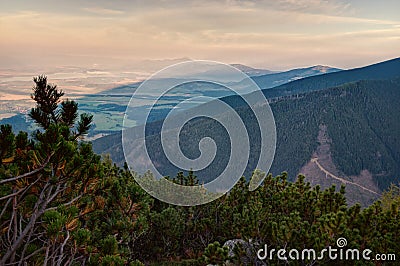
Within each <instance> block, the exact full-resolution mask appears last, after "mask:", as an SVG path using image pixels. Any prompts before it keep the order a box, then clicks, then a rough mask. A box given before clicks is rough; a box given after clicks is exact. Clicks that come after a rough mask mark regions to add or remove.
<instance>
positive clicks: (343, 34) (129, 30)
mask: <svg viewBox="0 0 400 266" xmlns="http://www.w3.org/2000/svg"><path fill="white" fill-rule="evenodd" d="M399 10H400V1H398V0H382V1H375V0H329V1H328V0H181V1H178V0H142V1H138V0H114V1H109V0H95V1H94V0H82V1H78V0H69V1H60V0H35V1H26V0H10V1H9V0H0V36H1V37H0V58H1V60H0V67H1V68H7V67H10V68H11V67H13V68H15V67H26V66H31V67H33V68H34V67H39V66H44V65H46V66H59V65H74V66H95V65H97V64H102V65H110V66H114V67H118V66H123V65H129V64H130V63H131V62H138V61H141V60H165V59H175V58H190V59H203V60H214V61H220V62H224V63H242V64H247V65H250V66H253V67H260V68H267V69H272V70H284V69H290V68H294V67H302V66H311V65H317V64H322V65H329V66H334V67H339V68H345V69H347V68H353V67H358V66H364V65H368V64H372V63H375V62H380V61H384V60H387V59H391V58H395V57H399V56H400V55H399V48H400V12H399Z"/></svg>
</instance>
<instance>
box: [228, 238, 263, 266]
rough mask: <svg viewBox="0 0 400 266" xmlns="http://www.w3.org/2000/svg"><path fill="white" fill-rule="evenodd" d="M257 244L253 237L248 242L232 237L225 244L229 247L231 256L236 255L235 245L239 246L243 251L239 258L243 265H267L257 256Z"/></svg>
mask: <svg viewBox="0 0 400 266" xmlns="http://www.w3.org/2000/svg"><path fill="white" fill-rule="evenodd" d="M255 244H256V243H253V241H252V240H251V239H250V240H249V241H248V242H247V241H245V240H243V239H232V240H228V241H226V242H225V243H224V245H223V246H224V247H227V248H228V250H229V251H228V256H229V257H230V258H233V257H235V247H237V248H239V249H240V250H241V251H242V253H243V254H242V256H241V257H240V258H239V260H240V263H241V264H243V265H256V266H264V265H267V264H266V263H265V262H263V261H261V260H259V259H258V258H257V250H258V249H257V247H255Z"/></svg>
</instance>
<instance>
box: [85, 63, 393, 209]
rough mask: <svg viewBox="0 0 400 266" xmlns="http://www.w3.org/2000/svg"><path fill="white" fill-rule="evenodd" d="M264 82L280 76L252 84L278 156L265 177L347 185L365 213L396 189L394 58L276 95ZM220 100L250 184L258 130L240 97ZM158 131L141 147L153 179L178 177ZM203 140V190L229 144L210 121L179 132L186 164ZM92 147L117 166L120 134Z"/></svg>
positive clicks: (298, 83)
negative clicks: (207, 152) (211, 148)
mask: <svg viewBox="0 0 400 266" xmlns="http://www.w3.org/2000/svg"><path fill="white" fill-rule="evenodd" d="M308 71H312V69H308ZM316 71H327V72H328V71H329V70H325V68H320V69H319V70H318V69H317V70H316ZM270 75H279V73H278V74H268V75H263V76H258V77H256V78H254V79H255V81H256V82H257V83H258V84H259V85H260V84H261V85H262V84H264V85H265V86H266V87H264V88H266V89H264V90H263V93H264V95H265V96H266V97H267V98H268V99H270V102H271V104H270V105H271V108H272V110H273V112H274V116H275V121H276V126H277V137H278V139H277V150H276V155H275V159H274V163H273V165H272V167H271V169H270V171H271V172H272V173H273V174H274V175H276V174H279V173H280V172H282V171H288V172H289V175H290V176H291V177H292V178H294V177H295V176H296V175H297V174H298V173H304V174H306V175H307V177H308V178H309V179H308V180H309V181H310V182H311V183H312V184H314V185H316V184H320V185H321V186H323V187H327V186H329V185H330V184H332V183H333V184H337V185H340V184H342V183H345V184H346V186H347V190H348V191H349V192H350V193H347V195H348V197H349V198H348V200H349V202H350V203H351V204H353V203H355V202H361V203H362V204H363V205H368V204H369V203H370V202H372V201H373V200H374V199H376V198H377V197H378V195H379V194H380V193H381V192H382V190H383V189H385V188H386V187H387V186H388V185H389V184H390V183H392V182H399V180H400V120H399V119H398V115H399V114H400V105H399V104H398V103H399V101H400V59H399V58H397V59H393V60H389V61H386V62H382V63H378V64H374V65H371V66H367V67H363V68H358V69H352V70H344V71H336V72H335V71H334V72H333V73H332V72H331V73H327V74H321V75H317V76H313V77H307V78H303V79H300V80H295V81H292V82H289V83H286V84H284V85H281V86H278V87H274V88H268V86H267V85H266V84H269V81H268V79H266V76H270ZM261 85H260V86H261ZM261 87H263V86H261ZM222 100H223V101H224V102H226V103H228V104H229V105H231V106H232V107H234V108H235V109H236V110H237V113H238V114H239V115H240V117H241V119H242V121H244V123H245V125H246V127H247V129H248V133H249V138H250V139H251V147H250V152H251V157H250V159H249V162H248V165H247V168H246V172H245V175H246V176H247V177H249V176H250V175H251V171H253V170H254V168H255V165H256V158H258V156H257V154H259V152H260V150H259V147H258V146H257V144H258V143H259V142H260V137H261V136H260V133H259V129H258V123H257V122H256V121H255V120H254V116H253V115H252V112H251V109H250V108H249V106H246V105H245V104H244V102H243V100H241V98H240V97H238V96H228V97H224V98H222ZM195 108H196V107H195ZM254 108H262V106H261V107H260V106H255V107H254ZM160 124H162V121H155V122H153V123H151V124H149V125H148V127H149V131H150V132H152V133H151V134H150V135H148V137H147V138H148V139H147V142H146V144H147V143H149V144H148V149H149V152H150V153H153V154H156V155H157V156H156V157H155V158H156V160H157V161H156V164H157V165H158V166H159V167H158V169H159V171H160V172H162V173H163V174H165V175H175V174H176V173H177V171H179V169H177V168H176V167H174V166H173V165H171V164H170V163H169V162H168V160H167V159H166V157H165V156H164V155H163V153H162V147H161V146H160V145H159V143H158V140H159V129H160ZM185 136H186V137H185ZM206 136H207V137H211V138H212V139H213V140H214V141H215V142H216V143H217V147H218V150H220V151H221V153H220V154H217V155H216V156H217V157H216V159H214V161H213V162H216V163H215V165H214V166H212V167H207V169H205V170H202V171H199V172H196V174H197V176H198V177H199V178H200V179H201V180H203V181H204V182H207V181H210V180H209V177H210V176H212V175H211V174H212V173H215V172H218V171H220V169H222V168H223V167H224V166H225V165H226V163H227V159H226V158H227V157H228V156H227V154H229V153H228V150H229V146H228V145H229V144H228V143H227V142H226V140H227V139H229V138H228V136H227V135H226V134H224V131H223V130H222V129H221V128H220V127H219V126H218V125H217V123H215V122H213V121H212V120H209V119H198V120H196V121H193V122H190V124H189V126H188V127H186V130H185V131H184V132H182V142H181V146H182V147H184V150H185V151H186V153H187V155H188V157H191V158H196V156H198V155H199V154H198V152H199V151H198V148H197V147H198V143H195V142H196V140H199V139H201V138H203V137H206ZM93 147H94V149H95V151H96V152H99V153H109V154H110V155H111V158H112V159H113V160H114V161H115V162H117V163H118V164H120V165H121V164H123V162H124V156H123V153H122V146H121V134H114V135H110V136H107V137H103V138H99V139H97V140H95V141H94V142H93ZM218 156H219V157H218ZM228 159H229V158H228Z"/></svg>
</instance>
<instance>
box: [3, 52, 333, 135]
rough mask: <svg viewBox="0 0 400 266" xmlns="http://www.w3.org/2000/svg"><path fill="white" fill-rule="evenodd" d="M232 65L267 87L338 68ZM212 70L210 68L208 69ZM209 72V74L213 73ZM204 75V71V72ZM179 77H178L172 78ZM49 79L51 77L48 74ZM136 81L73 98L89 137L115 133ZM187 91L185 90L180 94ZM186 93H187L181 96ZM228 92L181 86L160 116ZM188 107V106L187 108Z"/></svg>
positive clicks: (20, 119) (25, 124) (24, 124)
mask: <svg viewBox="0 0 400 266" xmlns="http://www.w3.org/2000/svg"><path fill="white" fill-rule="evenodd" d="M187 60H188V59H177V60H169V61H168V60H167V61H165V60H162V61H160V62H159V63H160V64H164V65H163V66H165V65H167V63H170V64H176V63H181V62H183V61H187ZM142 63H143V65H144V67H147V65H152V64H153V65H154V64H155V63H157V62H153V61H150V62H145V61H143V62H142ZM232 66H234V67H236V68H238V69H239V70H241V71H243V72H244V73H246V74H247V75H249V76H251V77H252V78H253V79H254V80H255V81H256V82H257V84H258V85H259V86H260V87H261V88H270V87H273V86H276V85H280V84H284V83H287V82H290V81H292V80H296V79H300V78H304V77H309V76H312V75H320V74H324V73H330V72H335V71H338V69H336V68H331V67H327V66H314V67H308V68H302V69H294V70H290V71H284V72H275V71H270V70H266V69H256V68H252V67H249V66H246V65H242V64H232ZM211 72H212V71H211ZM211 72H210V73H209V74H210V75H213V73H211ZM206 74H207V73H206ZM176 78H178V79H179V77H176ZM49 79H51V76H49ZM163 82H164V81H163V80H160V81H159V84H160V86H163ZM140 84H141V83H140V82H137V83H133V84H128V85H123V86H119V87H115V88H112V89H108V90H105V91H102V92H100V93H95V94H89V95H86V96H84V97H81V98H79V99H77V101H78V103H79V109H80V111H81V112H87V113H91V114H93V115H94V126H93V127H92V129H91V130H90V132H89V138H88V139H90V140H92V139H96V138H99V137H101V136H104V135H109V134H112V133H115V132H118V131H120V130H121V129H122V124H123V118H124V112H125V109H126V106H127V105H128V103H129V100H130V99H131V96H132V94H133V93H134V92H135V90H136V88H137V87H138V86H140ZM185 90H187V93H184V92H185ZM185 94H187V95H185ZM230 94H231V92H230V91H228V90H221V88H220V87H215V86H212V85H210V84H208V85H207V86H205V85H204V84H199V83H198V84H193V83H191V84H190V85H187V86H186V87H185V86H183V87H182V88H181V90H180V93H179V94H175V95H174V94H173V93H172V94H171V95H170V96H169V97H168V98H167V99H165V104H164V105H163V106H161V107H160V117H162V115H163V114H165V113H168V112H169V111H170V109H171V106H173V105H175V104H176V103H178V102H179V101H180V100H182V99H187V98H189V97H193V96H209V97H224V96H228V95H230ZM147 104H148V103H147V102H146V101H143V103H142V104H141V105H139V106H137V108H136V110H137V116H136V117H133V118H132V120H131V121H129V122H130V124H131V125H132V126H134V125H137V124H141V123H144V121H142V120H141V119H140V118H139V117H141V113H142V112H143V110H145V108H148V107H149V106H148V105H147ZM188 108H189V107H188ZM5 123H10V124H12V125H14V130H17V129H18V130H19V129H21V128H22V129H25V130H28V131H30V130H32V129H34V128H35V127H34V126H33V125H32V124H31V121H30V120H29V119H27V116H26V115H25V114H17V115H15V116H13V117H10V118H5V119H2V120H0V124H5Z"/></svg>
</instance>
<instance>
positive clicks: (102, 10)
mask: <svg viewBox="0 0 400 266" xmlns="http://www.w3.org/2000/svg"><path fill="white" fill-rule="evenodd" d="M82 10H84V11H86V12H89V13H92V14H96V15H122V14H124V13H125V12H124V11H121V10H116V9H109V8H101V7H84V8H82Z"/></svg>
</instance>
